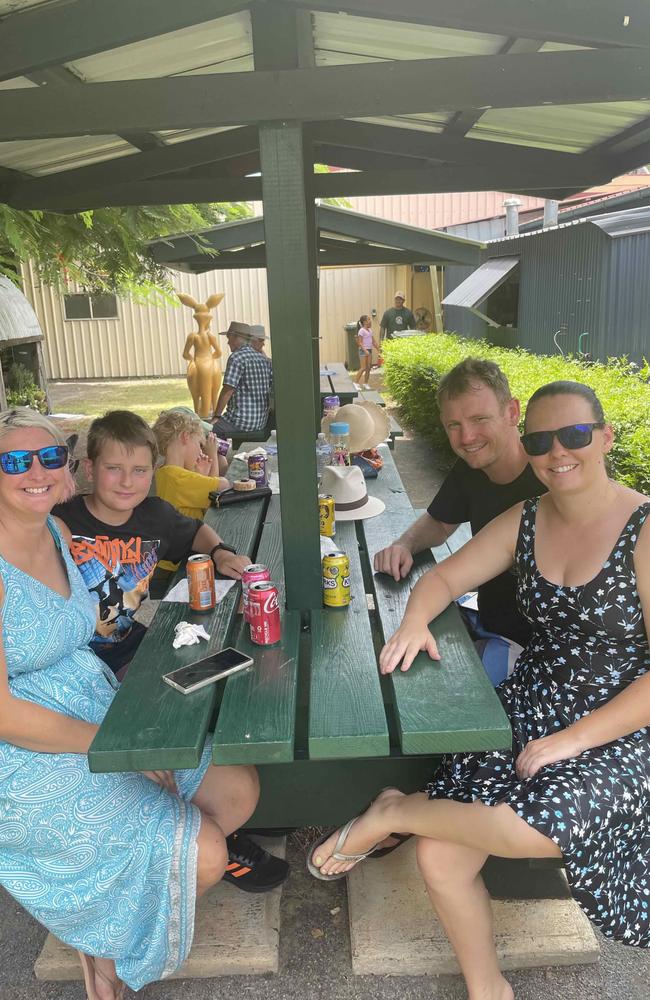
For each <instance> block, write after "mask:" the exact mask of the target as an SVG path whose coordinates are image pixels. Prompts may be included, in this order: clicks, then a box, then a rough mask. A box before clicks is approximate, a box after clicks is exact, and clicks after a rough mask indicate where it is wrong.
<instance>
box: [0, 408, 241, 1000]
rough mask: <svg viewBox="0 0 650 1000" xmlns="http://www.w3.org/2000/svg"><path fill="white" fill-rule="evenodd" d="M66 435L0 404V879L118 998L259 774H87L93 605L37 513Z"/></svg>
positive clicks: (191, 898)
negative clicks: (3, 409) (61, 434)
mask: <svg viewBox="0 0 650 1000" xmlns="http://www.w3.org/2000/svg"><path fill="white" fill-rule="evenodd" d="M63 446H64V442H63V440H62V439H61V438H60V436H59V434H58V431H57V429H56V428H55V427H54V425H53V424H51V423H50V421H48V420H47V419H46V418H44V417H41V416H40V414H37V413H35V412H34V411H32V410H27V409H17V410H9V411H5V412H4V413H0V608H1V615H2V630H1V643H0V884H2V885H3V886H4V887H5V889H6V890H7V891H8V892H9V893H11V895H12V896H14V898H15V899H17V900H18V901H19V902H20V903H22V905H23V906H24V907H25V909H26V910H28V911H29V913H31V914H32V915H33V916H34V917H35V918H36V919H37V920H38V921H40V922H41V923H42V924H44V925H45V926H46V927H47V928H48V929H49V930H50V931H52V933H53V934H55V935H56V936H57V937H58V938H60V939H61V940H62V941H64V942H66V943H67V944H69V945H71V946H72V947H73V948H76V949H78V951H79V952H80V958H81V962H82V966H83V971H84V978H85V982H86V991H87V994H88V997H89V1000H115V998H118V997H120V996H122V994H123V990H124V985H123V984H124V983H126V984H128V985H129V986H130V987H131V988H132V989H134V990H137V989H140V988H141V987H142V986H144V985H145V984H146V983H148V982H151V981H153V980H156V979H160V978H162V977H163V976H167V975H169V974H171V973H172V972H174V970H175V969H177V968H178V967H179V966H180V965H181V963H182V962H183V960H184V959H185V957H186V955H187V954H188V951H189V948H190V945H191V942H192V934H193V925H194V910H195V904H196V898H197V896H198V895H200V894H201V893H203V892H205V891H206V890H207V889H208V888H210V887H211V886H212V885H214V884H215V883H216V882H218V881H219V880H220V878H221V877H222V875H223V872H224V869H225V866H226V864H227V849H226V846H225V839H224V838H225V836H226V835H228V834H230V833H232V832H233V831H234V830H236V829H237V828H238V827H240V826H241V825H242V824H243V823H245V821H246V820H247V819H248V818H249V816H250V815H251V813H252V811H253V809H254V807H255V804H256V801H257V797H258V783H257V776H256V772H255V770H254V769H253V768H245V767H242V768H235V767H220V768H216V767H213V766H212V765H211V764H210V763H209V752H208V751H206V753H205V754H204V756H203V760H202V763H201V765H200V766H199V767H198V768H197V769H196V770H192V771H177V772H174V773H172V772H151V773H127V774H91V772H90V771H89V769H88V763H87V758H86V753H87V750H88V747H89V746H90V743H91V742H92V740H93V737H94V736H95V733H96V732H97V730H98V728H99V724H100V723H101V721H102V719H103V717H104V715H105V713H106V711H107V709H108V707H109V705H110V703H111V700H112V698H113V696H114V693H115V686H116V682H115V680H114V678H113V676H112V675H111V673H110V671H109V670H107V669H106V668H105V667H104V665H103V664H102V661H101V660H100V659H98V658H97V657H96V656H95V654H94V653H92V652H91V651H90V649H89V648H88V645H87V644H88V641H89V640H90V638H91V637H92V634H93V630H94V622H95V609H94V607H93V605H92V602H91V600H90V597H89V595H88V591H87V590H86V586H85V584H84V582H83V580H82V578H81V576H80V574H79V572H78V570H77V568H76V567H75V564H74V562H73V561H72V559H71V557H70V553H69V551H68V546H67V541H68V537H67V528H65V526H64V525H62V524H61V523H60V522H58V521H56V519H54V518H52V517H51V516H49V513H50V510H51V508H52V507H53V506H54V504H55V503H57V502H58V501H60V500H61V499H63V498H64V494H65V492H66V490H67V488H68V486H69V484H70V482H71V481H70V479H69V472H68V469H67V452H66V450H65V447H63ZM17 452H22V453H23V454H22V456H21V455H17V454H16V453H17ZM25 452H28V453H29V455H28V456H27V458H25ZM30 461H31V465H30V467H29V468H28V469H27V471H21V470H24V469H25V466H26V465H28V464H29V463H30Z"/></svg>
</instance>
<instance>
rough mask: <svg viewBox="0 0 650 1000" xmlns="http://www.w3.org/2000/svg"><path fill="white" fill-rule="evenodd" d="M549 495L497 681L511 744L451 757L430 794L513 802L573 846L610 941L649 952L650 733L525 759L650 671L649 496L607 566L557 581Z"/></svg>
mask: <svg viewBox="0 0 650 1000" xmlns="http://www.w3.org/2000/svg"><path fill="white" fill-rule="evenodd" d="M538 503H539V501H538V500H528V501H526V503H525V504H524V507H523V512H522V519H521V526H520V531H519V538H518V542H517V550H516V556H515V570H516V573H517V578H518V588H517V600H518V604H519V607H520V610H521V611H522V613H523V614H524V615H525V616H526V618H528V620H529V621H530V622H531V624H532V626H533V629H534V632H533V636H532V638H531V640H530V642H529V644H528V645H527V647H526V649H525V650H524V651H523V653H522V654H521V656H520V657H519V660H518V661H517V665H516V667H515V671H514V673H513V675H512V676H511V677H510V678H509V679H508V680H506V681H504V682H503V684H502V685H501V686H500V687H499V688H497V693H498V695H499V697H500V699H501V701H502V703H503V706H504V708H505V710H506V712H507V714H508V716H509V719H510V722H511V725H512V734H513V740H512V750H507V751H506V750H504V751H490V752H487V753H468V754H453V755H449V756H447V757H445V758H443V761H442V764H441V766H440V768H439V770H438V771H437V772H436V774H435V776H434V778H433V780H432V782H431V783H430V785H429V786H428V793H429V797H430V798H447V799H456V800H457V801H460V802H472V801H475V800H479V801H481V802H485V803H486V804H487V805H498V804H499V803H504V802H505V803H507V804H508V805H509V806H510V807H511V808H512V809H513V810H514V811H515V812H516V813H517V815H518V816H520V817H521V818H522V819H524V820H525V821H526V822H527V823H529V824H530V825H531V826H533V827H534V828H535V829H537V830H539V831H540V832H541V833H543V834H544V835H545V836H547V837H549V838H550V839H551V840H553V841H554V842H555V843H556V844H557V845H558V846H559V847H560V848H561V850H562V854H563V857H564V862H565V865H566V875H567V878H568V881H569V885H570V886H571V891H572V894H573V895H574V897H575V899H576V900H577V902H578V903H579V904H580V906H581V907H582V909H583V910H584V911H585V913H586V914H587V916H588V917H589V918H590V919H591V920H592V921H593V923H594V924H596V926H597V927H599V928H600V929H601V930H602V931H603V933H604V934H606V935H608V936H609V937H612V938H615V939H617V940H619V941H623V942H624V943H626V944H632V945H640V946H642V947H646V948H647V947H650V730H649V729H648V728H644V729H640V730H639V731H638V732H635V733H632V734H631V735H630V736H625V737H623V738H622V739H618V740H615V741H614V742H612V743H608V744H606V745H604V746H599V747H595V748H593V749H591V750H587V751H586V752H585V753H583V754H581V755H580V756H579V757H575V758H573V759H570V760H562V761H558V762H557V763H555V764H550V765H547V766H546V767H543V768H542V769H541V770H540V771H538V772H537V774H536V775H535V776H534V777H533V778H529V779H525V780H520V779H519V778H518V777H517V774H516V772H515V769H514V761H515V759H516V758H517V756H518V754H519V753H520V751H521V750H522V749H523V748H524V746H526V744H527V743H528V742H529V741H530V740H534V739H539V738H540V737H543V736H548V735H551V734H552V733H555V732H558V731H559V730H561V729H564V728H566V727H567V726H570V725H571V724H572V723H573V722H575V721H577V720H578V719H579V718H581V717H582V716H584V715H587V714H588V713H589V712H591V711H593V710H594V709H596V708H598V707H599V706H601V705H604V704H605V703H606V702H608V701H609V700H610V699H612V698H614V697H615V696H616V695H617V694H619V693H620V692H621V691H622V690H623V689H624V688H626V687H627V685H628V684H631V683H632V681H634V680H636V679H637V678H638V677H641V676H642V675H643V674H644V673H645V672H646V671H647V670H648V669H650V650H649V648H648V638H647V634H646V629H645V627H644V622H643V614H642V609H641V604H640V601H639V595H638V593H637V590H636V578H635V572H634V563H633V553H634V546H635V543H636V540H637V535H638V532H639V530H640V528H641V526H642V525H643V523H644V521H645V519H646V518H647V517H648V515H650V503H645V504H642V505H641V506H640V507H637V509H636V510H635V511H634V512H633V513H632V515H631V516H630V518H629V520H628V522H627V524H626V525H625V527H624V528H623V531H622V532H621V535H620V536H619V539H618V541H617V542H616V545H615V546H614V549H613V550H612V552H611V554H610V556H609V558H608V559H607V561H606V563H605V564H604V566H603V567H602V569H601V570H600V572H599V573H598V574H597V575H596V576H595V577H594V579H593V580H590V581H589V583H586V584H585V585H584V586H580V587H558V586H557V585H556V584H552V583H550V582H549V581H548V580H546V579H544V577H542V576H541V574H540V572H539V570H538V568H537V565H536V562H535V550H534V540H535V520H536V514H537V505H538Z"/></svg>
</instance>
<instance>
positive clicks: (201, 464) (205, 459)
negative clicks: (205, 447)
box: [194, 455, 212, 476]
mask: <svg viewBox="0 0 650 1000" xmlns="http://www.w3.org/2000/svg"><path fill="white" fill-rule="evenodd" d="M194 468H195V470H196V471H197V472H200V473H201V475H202V476H209V475H210V470H211V468H212V459H211V458H210V456H209V455H201V456H200V457H199V458H197V460H196V462H195V463H194Z"/></svg>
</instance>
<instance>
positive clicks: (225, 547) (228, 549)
mask: <svg viewBox="0 0 650 1000" xmlns="http://www.w3.org/2000/svg"><path fill="white" fill-rule="evenodd" d="M219 549H223V551H224V552H232V554H233V555H234V556H236V555H237V549H233V547H232V545H226V543H225V542H217V544H216V545H213V546H212V548H211V549H210V559H212V560H213V562H214V559H213V557H214V554H215V552H217V550H219Z"/></svg>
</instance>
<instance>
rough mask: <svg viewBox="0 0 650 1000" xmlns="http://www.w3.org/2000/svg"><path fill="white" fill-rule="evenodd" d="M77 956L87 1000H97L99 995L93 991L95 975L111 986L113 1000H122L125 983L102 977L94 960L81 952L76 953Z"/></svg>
mask: <svg viewBox="0 0 650 1000" xmlns="http://www.w3.org/2000/svg"><path fill="white" fill-rule="evenodd" d="M77 955H78V956H79V961H80V962H81V969H82V971H83V974H84V983H85V986H86V996H87V998H88V1000H99V994H98V993H97V990H96V989H95V975H98V976H99V978H100V979H103V980H104V982H106V983H109V984H110V985H111V986H112V988H113V992H114V995H115V1000H123V998H124V991H125V989H126V985H125V983H123V982H122V981H121V980H120V979H117V980H114V979H109V978H108V976H106V975H104V973H103V972H102V971H101V969H98V968H96V966H95V960H94V958H92V957H91V956H90V955H86V954H85V953H84V952H83V951H77Z"/></svg>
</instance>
